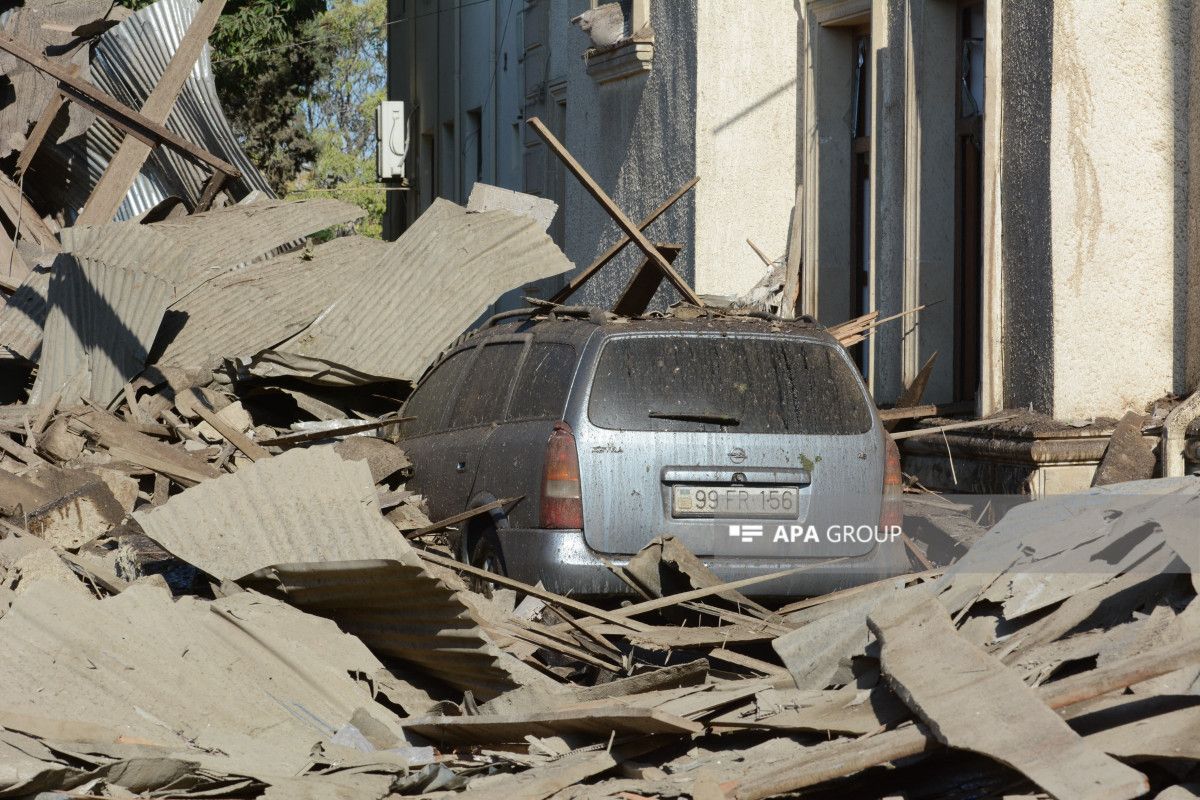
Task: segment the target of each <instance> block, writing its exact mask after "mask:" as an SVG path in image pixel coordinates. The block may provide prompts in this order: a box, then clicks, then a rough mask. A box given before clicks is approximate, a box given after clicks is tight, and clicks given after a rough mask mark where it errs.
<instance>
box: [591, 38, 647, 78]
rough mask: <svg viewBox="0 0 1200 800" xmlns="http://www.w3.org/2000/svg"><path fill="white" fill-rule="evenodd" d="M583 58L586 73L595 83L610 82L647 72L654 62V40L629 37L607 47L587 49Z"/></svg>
mask: <svg viewBox="0 0 1200 800" xmlns="http://www.w3.org/2000/svg"><path fill="white" fill-rule="evenodd" d="M585 58H586V59H587V73H588V75H591V76H592V78H594V79H595V81H596V83H611V82H613V81H619V80H623V79H625V78H631V77H633V76H635V75H644V74H648V73H649V72H650V68H651V67H652V66H653V63H654V42H653V41H647V40H643V39H630V40H628V41H624V42H619V43H618V44H615V45H611V46H609V47H603V48H598V49H595V50H589V51H588V52H587V53H586V54H585Z"/></svg>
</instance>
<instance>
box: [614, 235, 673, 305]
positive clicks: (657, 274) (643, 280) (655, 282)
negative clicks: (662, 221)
mask: <svg viewBox="0 0 1200 800" xmlns="http://www.w3.org/2000/svg"><path fill="white" fill-rule="evenodd" d="M655 246H656V247H657V248H658V249H659V251H661V252H662V254H663V257H665V258H666V259H667V261H669V262H671V263H672V264H674V263H675V259H676V258H678V257H679V253H680V251H681V250H683V245H681V244H667V243H662V242H659V243H656V244H655ZM662 282H663V274H662V271H661V270H660V269H658V267H656V266H655V265H654V264H652V263H650V259H648V258H646V259H642V263H641V264H639V265H638V267H637V269H636V270H634V272H633V275H632V276H630V278H629V283H627V284H626V285H625V289H624V291H622V292H621V296H620V297H619V298H617V302H616V304H615V305H614V306H613V313H614V314H616V315H617V316H621V317H638V316H641V315H642V314H644V313H645V311H646V309H647V308H649V306H650V301H652V300H653V299H654V295H655V293H656V292H658V287H659V286H661V285H662Z"/></svg>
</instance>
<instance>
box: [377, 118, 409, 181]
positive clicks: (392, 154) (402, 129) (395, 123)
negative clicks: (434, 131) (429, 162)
mask: <svg viewBox="0 0 1200 800" xmlns="http://www.w3.org/2000/svg"><path fill="white" fill-rule="evenodd" d="M407 147H408V129H407V127H406V126H405V124H404V102H403V101H402V100H384V101H383V102H381V103H380V104H379V107H378V108H376V109H375V171H376V172H377V173H378V175H379V180H381V181H386V180H393V179H400V178H403V177H404V151H405V149H406V148H407Z"/></svg>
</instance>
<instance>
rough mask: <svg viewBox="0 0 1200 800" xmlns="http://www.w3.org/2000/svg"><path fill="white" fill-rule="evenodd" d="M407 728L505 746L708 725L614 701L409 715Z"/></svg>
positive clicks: (451, 740) (435, 737) (443, 739)
mask: <svg viewBox="0 0 1200 800" xmlns="http://www.w3.org/2000/svg"><path fill="white" fill-rule="evenodd" d="M404 729H405V730H406V731H412V732H413V733H416V734H419V735H421V736H423V737H425V738H426V739H429V740H430V741H432V742H437V743H439V744H501V743H508V742H524V741H525V737H526V736H529V735H533V736H562V735H564V734H575V735H579V736H589V737H592V738H593V739H594V740H596V741H601V742H602V741H607V740H608V738H609V736H611V735H613V734H614V733H616V735H621V734H654V733H674V734H683V735H688V734H693V733H700V732H701V731H703V730H704V726H703V725H701V724H700V723H698V722H692V721H691V720H686V719H683V718H682V717H677V716H675V715H674V714H666V713H664V712H661V711H658V710H656V709H652V708H632V707H628V706H624V705H612V706H604V707H602V708H593V709H588V710H586V711H533V712H530V713H507V714H479V715H477V716H472V717H445V716H426V717H410V718H408V719H406V720H405V721H404Z"/></svg>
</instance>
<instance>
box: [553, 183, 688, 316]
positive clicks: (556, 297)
mask: <svg viewBox="0 0 1200 800" xmlns="http://www.w3.org/2000/svg"><path fill="white" fill-rule="evenodd" d="M699 182H700V176H699V175H697V176H696V177H694V178H692V179H691V180H690V181H688V182H687V183H685V184H684V185H683V186H681V187H679V189H677V190H676V191H675V194H673V195H671V196H670V197H668V198H667V199H666V200H664V201H663V202H662V204H661V205H660V206H659V207H658V208H656V209H654V210H653V211H651V212H650V213H649V214H648V215H646V218H645V219H643V220H642V221H641V222H639V223H638V230H640V231H645V230H646V228H649V227H650V225H651V223H653V222H654V221H655V220H656V219H658V218H659V217H661V216H662V215H663V214H665V213H666V212H667V209H669V208H670V207H671V206H673V205H675V203H677V202H678V201H679V200H680V198H682V197H683V196H684V195H685V194H687V193H688V192H690V191H691V190H692V187H693V186H695V185H696V184H697V183H699ZM629 242H630V239H629V236H628V235H623V236H622V237H621V238H620V239H618V240H617V242H616V244H614V245H613V246H612V247H610V248H608V249H607V250H605V251H604V253H603V254H602V255H601V256H600V257H599V258H597V259H596V260H595V261H593V262H592V263H591V264H589V265H588V267H587V268H586V269H584V270H583V271H582V272H580V273H579V274H578V275H576V276H575V277H574V278H572V279H571V281H570V282H569V283H568V284H567V285H566V286H564V287H563V288H561V289H559V290H558V291H557V292H555V293H554V294H553V295H551V297H550V302H552V303H563V302H565V301H566V299H567V298H568V297H570V296H571V295H572V294H574V293H575V292H576V291H577V290H578V289H579V287H580V286H583V285H584V284H585V283H587V282H588V281H589V280H591V278H592V276H594V275H595V274H596V273H597V272H599V271H600V270H601V269H603V268H604V265H605V264H607V263H608V262H609V261H612V260H613V258H615V257H616V255H617V253H620V252H621V250H622V249H624V247H625V245H627V244H629Z"/></svg>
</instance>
